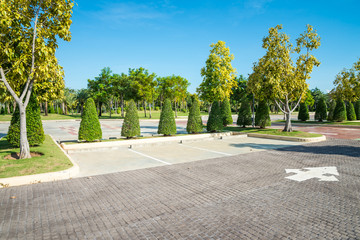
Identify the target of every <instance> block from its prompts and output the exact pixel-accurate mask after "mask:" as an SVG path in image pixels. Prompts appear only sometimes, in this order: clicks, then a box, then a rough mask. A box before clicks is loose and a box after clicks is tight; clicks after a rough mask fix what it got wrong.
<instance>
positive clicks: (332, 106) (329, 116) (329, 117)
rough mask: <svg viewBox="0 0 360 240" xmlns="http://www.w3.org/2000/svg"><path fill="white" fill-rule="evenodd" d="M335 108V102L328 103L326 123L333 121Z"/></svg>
mask: <svg viewBox="0 0 360 240" xmlns="http://www.w3.org/2000/svg"><path fill="white" fill-rule="evenodd" d="M335 107H336V101H334V100H333V101H331V103H330V108H329V113H328V117H327V120H328V121H333V120H334V111H335Z"/></svg>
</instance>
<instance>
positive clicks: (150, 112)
mask: <svg viewBox="0 0 360 240" xmlns="http://www.w3.org/2000/svg"><path fill="white" fill-rule="evenodd" d="M149 118H151V103H149Z"/></svg>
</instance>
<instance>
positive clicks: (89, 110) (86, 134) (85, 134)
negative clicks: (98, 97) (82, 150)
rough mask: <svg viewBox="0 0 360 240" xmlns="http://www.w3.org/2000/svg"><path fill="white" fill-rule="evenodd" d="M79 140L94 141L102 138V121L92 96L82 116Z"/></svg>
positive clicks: (87, 101)
mask: <svg viewBox="0 0 360 240" xmlns="http://www.w3.org/2000/svg"><path fill="white" fill-rule="evenodd" d="M78 138H79V140H80V141H81V140H85V141H87V142H93V141H95V140H101V138H102V131H101V126H100V122H99V119H98V116H97V112H96V107H95V102H94V100H93V99H92V98H88V99H87V100H86V103H85V106H84V111H83V115H82V116H81V122H80V128H79V137H78Z"/></svg>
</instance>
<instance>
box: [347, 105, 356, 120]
mask: <svg viewBox="0 0 360 240" xmlns="http://www.w3.org/2000/svg"><path fill="white" fill-rule="evenodd" d="M346 114H347V115H346V116H347V120H348V121H354V120H356V113H355V109H354V105H353V104H352V102H348V104H347V105H346Z"/></svg>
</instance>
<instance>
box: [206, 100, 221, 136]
mask: <svg viewBox="0 0 360 240" xmlns="http://www.w3.org/2000/svg"><path fill="white" fill-rule="evenodd" d="M219 105H220V104H219V102H217V101H215V102H213V103H212V106H211V110H210V114H209V119H208V122H207V125H206V130H207V131H208V132H217V131H221V130H222V129H223V126H224V125H223V118H222V115H221V111H220V106H219Z"/></svg>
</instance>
